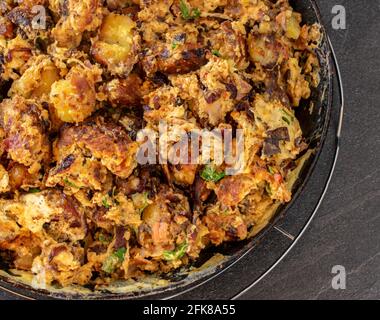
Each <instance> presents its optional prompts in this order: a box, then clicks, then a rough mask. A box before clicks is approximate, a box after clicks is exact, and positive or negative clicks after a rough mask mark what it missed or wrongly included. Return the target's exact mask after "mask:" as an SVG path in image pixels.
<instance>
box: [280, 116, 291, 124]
mask: <svg viewBox="0 0 380 320" xmlns="http://www.w3.org/2000/svg"><path fill="white" fill-rule="evenodd" d="M282 120H283V121H284V122H286V123H287V124H289V125H290V120H289V119H288V118H287V117H282Z"/></svg>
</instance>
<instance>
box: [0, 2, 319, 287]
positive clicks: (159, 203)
mask: <svg viewBox="0 0 380 320" xmlns="http://www.w3.org/2000/svg"><path fill="white" fill-rule="evenodd" d="M34 5H42V6H45V7H46V8H47V9H48V10H46V13H47V17H46V18H47V19H46V28H45V29H35V28H33V18H34V15H33V12H32V10H33V6H34ZM0 12H1V14H0V94H1V96H0V156H1V157H0V260H1V261H2V262H4V263H6V264H7V265H8V267H9V268H10V269H12V268H13V269H18V270H24V271H28V272H30V273H31V274H32V275H33V277H34V280H33V284H34V285H36V286H39V287H48V286H49V285H51V284H54V285H55V286H69V285H72V284H77V285H86V286H89V285H90V286H92V287H94V288H96V287H97V286H103V285H106V284H108V283H111V282H112V281H116V280H120V279H131V278H133V279H139V278H141V277H144V276H146V275H147V274H152V273H155V274H163V273H168V272H170V271H172V270H175V269H178V268H180V267H181V266H188V265H191V264H192V263H193V262H194V261H195V260H196V259H198V257H199V256H200V254H201V252H202V251H203V250H204V249H206V248H208V247H210V246H218V245H220V244H222V243H223V242H226V241H240V240H243V239H246V238H247V237H249V235H251V234H254V233H255V232H257V231H259V230H261V228H262V227H263V224H265V223H267V219H268V212H269V211H270V210H272V209H271V208H273V206H276V205H278V204H281V203H285V202H288V201H290V200H291V198H292V194H291V190H290V187H289V183H287V182H288V181H287V180H288V178H289V176H290V173H291V171H292V169H293V168H294V166H295V165H296V161H297V159H299V158H300V156H302V154H303V153H304V151H305V150H306V149H307V148H308V146H307V144H306V142H305V141H304V139H303V135H302V130H301V124H300V123H299V121H298V119H297V118H296V115H295V110H296V109H297V108H300V106H301V105H302V104H307V101H308V99H309V98H310V96H311V93H312V91H313V90H314V88H316V87H317V86H318V83H319V62H318V57H317V54H316V48H317V47H318V44H319V41H320V32H319V29H318V26H317V25H313V26H309V25H303V24H302V22H301V21H302V17H301V15H300V14H299V13H297V12H295V11H294V10H293V9H292V7H291V6H290V5H289V3H288V0H283V1H272V0H231V1H227V0H212V1H205V0H150V1H138V0H106V1H100V0H80V1H79V0H66V1H61V0H24V1H18V2H17V1H5V2H4V3H3V4H2V5H1V6H0ZM162 120H165V121H166V122H167V124H168V125H169V126H177V127H179V128H180V129H181V130H183V131H184V132H186V133H187V134H190V132H191V131H192V130H202V129H209V130H212V129H216V128H217V129H221V130H224V129H231V130H233V131H236V130H237V129H241V130H243V132H244V137H245V140H244V158H245V163H244V167H243V168H242V171H241V173H240V174H239V175H235V176H226V175H225V173H224V172H225V170H226V169H227V168H228V166H229V165H228V164H227V163H222V164H220V163H219V164H215V163H211V164H209V165H200V164H199V165H198V164H176V165H175V164H171V163H167V164H157V165H139V164H138V163H137V160H136V154H137V153H138V150H139V147H140V142H139V141H138V139H137V136H138V132H139V131H140V130H141V129H144V128H147V129H150V130H153V131H155V132H158V127H159V123H160V121H162ZM161 138H162V139H163V140H164V141H165V142H167V143H169V144H170V145H175V144H176V143H177V142H178V139H177V138H175V137H174V138H173V137H170V136H163V137H161ZM233 143H234V144H236V143H237V141H236V138H234V140H233ZM156 156H157V157H159V156H162V155H161V154H157V155H156ZM188 156H189V158H190V157H191V156H196V157H200V155H192V154H190V152H189V155H188ZM212 160H215V159H212ZM4 263H2V265H4Z"/></svg>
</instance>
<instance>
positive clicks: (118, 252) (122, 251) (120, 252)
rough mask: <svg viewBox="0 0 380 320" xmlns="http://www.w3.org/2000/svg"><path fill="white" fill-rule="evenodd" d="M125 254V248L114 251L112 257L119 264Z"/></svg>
mask: <svg viewBox="0 0 380 320" xmlns="http://www.w3.org/2000/svg"><path fill="white" fill-rule="evenodd" d="M126 252H127V249H126V248H120V249H117V250H116V251H115V253H114V255H116V257H117V258H118V259H119V261H120V262H123V261H124V257H125V253H126Z"/></svg>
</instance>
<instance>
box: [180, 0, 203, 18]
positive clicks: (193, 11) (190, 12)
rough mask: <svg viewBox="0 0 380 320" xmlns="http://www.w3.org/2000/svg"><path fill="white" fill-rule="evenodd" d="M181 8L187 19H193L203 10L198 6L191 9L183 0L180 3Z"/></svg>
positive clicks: (183, 16)
mask: <svg viewBox="0 0 380 320" xmlns="http://www.w3.org/2000/svg"><path fill="white" fill-rule="evenodd" d="M179 9H180V10H181V14H182V18H183V19H185V20H192V19H196V18H199V17H200V16H201V12H200V10H199V9H198V8H195V9H191V10H190V8H189V7H188V6H187V5H186V3H185V1H183V0H181V1H180V3H179Z"/></svg>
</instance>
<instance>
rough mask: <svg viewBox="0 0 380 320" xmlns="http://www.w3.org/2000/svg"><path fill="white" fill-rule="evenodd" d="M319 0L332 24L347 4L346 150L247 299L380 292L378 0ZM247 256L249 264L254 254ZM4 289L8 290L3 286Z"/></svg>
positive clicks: (339, 36)
mask: <svg viewBox="0 0 380 320" xmlns="http://www.w3.org/2000/svg"><path fill="white" fill-rule="evenodd" d="M299 1H300V0H299ZM318 2H319V3H320V6H321V10H322V13H323V17H324V20H325V24H326V25H327V26H331V19H332V16H333V15H332V14H331V8H332V7H333V6H334V5H335V4H342V5H344V6H345V8H346V9H347V14H348V25H347V27H348V29H347V30H340V31H334V30H331V28H329V34H330V37H331V39H332V42H333V44H334V47H335V50H336V51H337V55H338V60H339V62H340V65H341V69H342V75H343V79H344V85H345V93H346V112H345V120H344V127H343V141H342V149H341V155H340V159H339V163H338V166H337V169H336V171H335V174H334V178H333V181H332V184H331V186H330V189H329V192H328V194H327V196H326V198H325V200H324V202H323V204H322V206H321V208H320V210H319V211H318V214H317V216H316V217H315V219H314V221H313V222H312V224H311V226H310V228H309V229H308V230H307V231H306V232H305V234H304V236H303V237H302V239H301V240H300V241H299V242H298V243H297V245H296V246H295V248H294V249H293V250H292V251H291V254H289V255H288V256H287V257H286V258H285V259H284V260H283V261H282V262H281V263H280V264H279V265H278V266H277V267H276V268H275V269H274V270H273V271H272V272H271V273H270V274H269V275H268V276H267V277H266V278H265V279H264V280H262V281H261V282H260V283H259V284H257V285H256V286H255V287H254V288H252V289H251V290H250V291H249V292H248V293H247V294H245V295H244V296H243V298H245V299H348V298H356V299H369V298H372V299H380V232H379V231H378V230H379V227H380V212H379V211H380V188H379V185H380V174H379V168H378V165H379V163H380V148H379V146H380V131H379V129H378V128H379V123H380V112H379V106H378V101H380V90H379V87H380V85H379V83H380V58H379V57H380V40H379V39H380V19H379V18H378V17H379V16H380V0H345V1H344V0H340V1H331V0H319V1H318ZM322 160H323V159H322ZM316 174H318V173H316ZM276 239H277V238H276V237H274V238H272V240H271V241H276ZM279 241H284V240H283V239H282V238H281V240H280V238H279ZM284 245H286V243H284ZM264 249H265V248H264ZM268 254H269V255H268V257H270V254H272V253H268ZM243 263H244V264H245V266H246V268H249V267H250V266H254V263H255V261H254V260H252V261H250V260H249V258H247V259H246V260H245V261H244V262H243ZM251 263H252V264H251ZM334 265H343V266H344V267H345V268H346V270H347V289H346V290H340V291H336V290H333V289H332V288H331V279H332V276H333V275H332V274H331V269H332V267H333V266H334ZM228 277H230V279H231V281H232V279H235V281H241V282H245V283H246V282H247V281H249V280H248V279H246V278H244V274H241V277H240V280H236V274H235V275H234V270H231V271H230V272H229V273H228V274H227V279H228ZM238 278H239V277H238ZM233 285H234V283H232V282H228V281H227V282H223V283H221V282H220V281H215V283H214V284H213V285H211V287H208V288H207V292H205V291H206V289H205V288H204V287H201V288H199V289H197V290H195V291H194V292H193V293H191V295H190V296H189V297H190V298H197V297H198V298H199V297H202V298H204V297H208V298H223V294H222V293H223V292H224V293H227V292H228V289H227V288H228V287H229V286H233ZM221 286H222V287H224V289H223V290H221ZM210 288H211V289H210ZM2 297H3V298H5V297H6V295H5V294H4V293H3V294H2V293H1V292H0V299H1V298H2ZM8 297H9V296H8ZM226 297H227V296H226Z"/></svg>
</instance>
